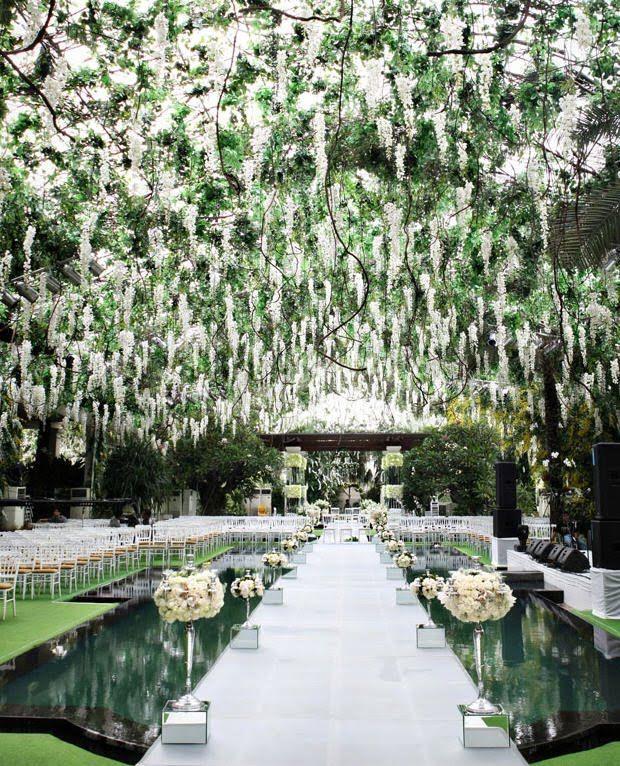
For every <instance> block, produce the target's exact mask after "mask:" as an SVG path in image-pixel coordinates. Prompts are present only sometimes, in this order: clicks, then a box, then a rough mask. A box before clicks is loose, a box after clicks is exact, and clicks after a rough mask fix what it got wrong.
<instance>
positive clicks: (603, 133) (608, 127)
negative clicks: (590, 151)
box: [573, 103, 620, 146]
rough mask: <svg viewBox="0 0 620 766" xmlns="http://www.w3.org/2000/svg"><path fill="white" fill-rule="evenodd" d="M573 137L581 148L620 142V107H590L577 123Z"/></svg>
mask: <svg viewBox="0 0 620 766" xmlns="http://www.w3.org/2000/svg"><path fill="white" fill-rule="evenodd" d="M573 136H574V138H575V139H576V141H577V143H578V145H579V146H588V145H589V144H597V143H600V142H601V141H602V140H603V139H607V140H609V141H610V142H612V143H613V142H615V141H618V140H620V105H618V104H615V103H612V104H605V105H593V106H590V107H589V108H588V109H587V110H586V111H585V112H584V113H583V114H582V115H581V117H580V118H579V120H578V121H577V125H576V126H575V130H574V132H573Z"/></svg>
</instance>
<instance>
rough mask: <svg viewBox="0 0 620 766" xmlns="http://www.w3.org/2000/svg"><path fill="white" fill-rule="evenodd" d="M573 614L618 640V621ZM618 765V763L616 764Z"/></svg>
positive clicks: (582, 613)
mask: <svg viewBox="0 0 620 766" xmlns="http://www.w3.org/2000/svg"><path fill="white" fill-rule="evenodd" d="M573 611H574V612H575V614H577V615H579V617H581V619H582V620H585V621H586V622H589V623H590V625H594V626H596V627H597V628H603V630H606V631H607V632H608V633H611V635H612V636H615V637H616V638H620V620H607V619H605V618H604V617H595V616H594V615H593V614H592V612H580V611H579V610H578V609H573ZM618 763H619V764H620V761H619V762H618Z"/></svg>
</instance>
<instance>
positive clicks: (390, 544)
mask: <svg viewBox="0 0 620 766" xmlns="http://www.w3.org/2000/svg"><path fill="white" fill-rule="evenodd" d="M385 550H386V551H387V552H388V553H400V552H401V551H404V550H405V543H404V542H403V541H402V540H388V541H387V543H386V544H385Z"/></svg>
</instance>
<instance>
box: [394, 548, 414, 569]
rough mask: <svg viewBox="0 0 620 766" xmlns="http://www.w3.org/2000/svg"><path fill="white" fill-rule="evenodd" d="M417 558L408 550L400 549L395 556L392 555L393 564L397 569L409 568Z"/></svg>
mask: <svg viewBox="0 0 620 766" xmlns="http://www.w3.org/2000/svg"><path fill="white" fill-rule="evenodd" d="M417 560H418V557H417V556H416V555H415V554H414V553H410V552H409V551H401V552H400V553H398V554H397V555H396V556H394V564H395V565H396V566H397V567H398V568H399V569H410V568H411V567H412V566H413V565H414V564H415V563H416V561H417Z"/></svg>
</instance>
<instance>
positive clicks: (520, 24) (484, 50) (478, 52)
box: [426, 0, 532, 58]
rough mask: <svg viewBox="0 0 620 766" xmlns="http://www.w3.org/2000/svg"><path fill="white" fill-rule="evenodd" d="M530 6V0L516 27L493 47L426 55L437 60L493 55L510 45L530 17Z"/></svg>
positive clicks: (526, 3) (432, 52)
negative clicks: (446, 57)
mask: <svg viewBox="0 0 620 766" xmlns="http://www.w3.org/2000/svg"><path fill="white" fill-rule="evenodd" d="M531 4H532V0H526V2H525V6H524V8H523V13H522V14H521V18H520V19H519V21H518V22H517V26H516V27H515V28H514V29H513V31H512V32H511V33H510V34H509V35H508V37H505V38H503V39H502V40H500V41H499V42H497V43H495V45H489V46H487V47H486V48H449V49H448V50H446V51H427V54H426V55H427V56H429V57H430V58H439V57H440V56H478V55H483V54H485V53H494V52H495V51H498V50H500V48H505V47H506V46H508V45H510V43H511V42H512V41H513V40H514V39H515V37H516V36H517V35H518V34H519V32H520V31H521V30H522V29H523V27H524V26H525V22H526V21H527V20H528V18H529V15H530V7H531Z"/></svg>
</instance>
